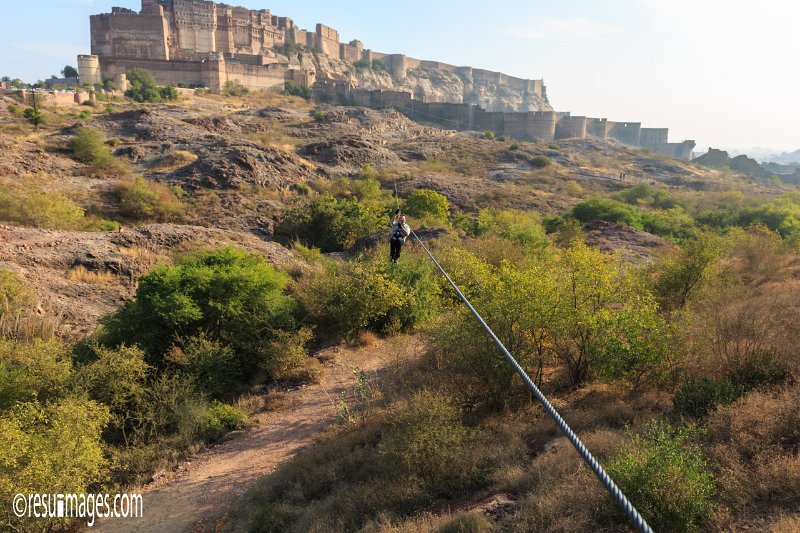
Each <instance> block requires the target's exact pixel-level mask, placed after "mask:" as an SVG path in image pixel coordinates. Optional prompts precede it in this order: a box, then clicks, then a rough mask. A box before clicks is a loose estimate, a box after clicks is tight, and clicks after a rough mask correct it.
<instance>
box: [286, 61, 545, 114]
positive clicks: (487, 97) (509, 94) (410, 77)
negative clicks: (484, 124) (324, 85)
mask: <svg viewBox="0 0 800 533" xmlns="http://www.w3.org/2000/svg"><path fill="white" fill-rule="evenodd" d="M290 64H292V65H294V66H298V67H302V68H307V69H313V70H315V71H316V73H317V79H318V80H338V81H348V82H350V83H352V84H353V85H355V86H357V87H360V88H363V89H367V90H379V89H383V90H391V91H406V92H410V93H411V94H413V95H414V98H415V99H417V100H422V101H426V102H447V103H452V104H476V105H479V106H480V107H482V108H484V109H486V110H487V111H504V112H513V111H552V110H553V107H552V106H551V105H550V102H548V101H547V98H546V97H544V98H543V97H538V96H536V95H535V94H529V93H526V92H525V91H521V90H517V89H514V88H512V87H509V86H508V85H505V84H499V83H497V82H496V81H495V80H493V79H492V78H491V77H485V76H481V75H479V74H472V73H468V72H466V73H458V74H456V73H453V72H448V71H444V70H436V69H430V68H424V67H419V68H415V69H410V70H408V72H407V73H406V77H405V78H404V79H402V80H399V79H396V78H393V77H392V75H391V74H389V73H388V72H386V71H383V72H377V71H374V70H370V69H361V70H357V69H354V68H353V67H352V66H351V65H348V64H347V63H345V62H343V61H339V60H336V59H332V58H330V57H327V56H324V55H313V56H312V55H310V54H303V55H301V56H296V57H294V58H290Z"/></svg>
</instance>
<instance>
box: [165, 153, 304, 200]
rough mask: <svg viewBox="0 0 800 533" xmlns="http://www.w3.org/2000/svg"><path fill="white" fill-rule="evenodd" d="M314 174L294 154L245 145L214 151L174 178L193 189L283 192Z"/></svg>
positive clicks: (176, 174) (185, 168)
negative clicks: (257, 188)
mask: <svg viewBox="0 0 800 533" xmlns="http://www.w3.org/2000/svg"><path fill="white" fill-rule="evenodd" d="M314 170H315V169H314V167H313V166H312V165H310V164H309V163H308V162H307V161H304V160H302V159H301V158H299V157H297V156H296V155H295V154H293V153H291V152H287V151H284V150H279V149H276V148H265V147H262V146H258V145H255V144H250V143H244V142H242V143H237V144H232V145H230V146H224V147H215V148H212V149H211V150H210V153H208V154H207V155H204V156H201V158H200V159H198V160H197V161H195V162H194V163H192V164H191V165H188V166H187V167H184V168H182V169H181V170H179V171H178V172H176V173H175V174H174V175H173V177H174V178H178V179H179V180H180V182H181V184H182V185H188V186H189V187H190V188H192V187H204V188H211V189H238V188H241V187H242V186H244V185H250V186H260V187H268V188H270V189H279V190H280V189H285V188H287V187H289V186H290V185H292V184H293V183H299V182H303V181H305V180H306V179H307V178H309V177H311V176H313V174H314Z"/></svg>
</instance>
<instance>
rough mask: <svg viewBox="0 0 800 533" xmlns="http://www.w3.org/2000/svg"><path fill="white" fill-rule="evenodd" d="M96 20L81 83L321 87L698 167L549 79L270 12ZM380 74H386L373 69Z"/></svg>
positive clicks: (523, 135) (163, 0) (342, 96)
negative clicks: (451, 59)
mask: <svg viewBox="0 0 800 533" xmlns="http://www.w3.org/2000/svg"><path fill="white" fill-rule="evenodd" d="M90 22H91V24H90V25H91V47H92V48H91V52H92V53H91V54H89V55H81V56H78V72H79V76H80V81H81V83H89V84H99V83H103V81H104V80H106V79H114V80H115V82H116V84H117V86H118V87H121V88H122V89H124V87H125V84H126V81H125V79H124V76H125V74H126V73H127V72H128V71H129V70H130V69H131V68H143V69H147V70H149V71H151V72H152V73H153V76H154V77H155V79H156V81H157V82H159V83H161V84H172V85H177V86H182V87H208V88H210V89H211V90H214V91H219V90H220V89H222V87H223V86H224V85H225V84H226V83H227V82H228V81H233V80H237V81H239V82H240V83H242V84H243V85H244V86H246V87H248V88H249V89H251V90H258V89H267V88H270V87H274V86H282V85H283V84H284V83H285V82H286V81H287V80H291V81H294V82H295V83H297V84H299V85H306V86H314V87H315V89H316V94H317V95H318V97H320V98H321V99H327V100H328V101H338V102H350V101H355V102H358V103H359V104H360V105H369V106H373V107H395V108H397V109H399V110H401V111H403V112H404V113H406V114H408V115H409V116H410V117H412V118H416V119H418V120H423V121H433V122H438V123H440V124H442V125H443V126H445V127H449V128H452V129H477V130H492V131H494V132H496V133H498V134H505V135H509V136H511V137H515V138H520V139H545V140H551V139H564V138H571V137H577V138H584V137H586V136H593V137H599V138H603V139H605V138H611V139H616V140H618V141H620V142H623V143H626V144H629V145H633V146H647V147H651V148H653V149H654V150H656V151H659V152H662V153H666V154H668V155H671V156H673V157H678V158H682V159H689V158H691V153H692V148H694V142H693V141H684V142H683V143H669V142H668V138H667V137H668V130H667V129H666V128H642V127H641V124H640V123H638V122H611V121H608V120H606V119H604V118H603V119H597V118H588V117H578V116H571V115H570V114H569V113H557V112H555V111H554V110H553V108H552V107H551V106H550V103H549V102H548V100H547V89H546V87H545V86H544V82H543V80H526V79H521V78H515V77H513V76H508V75H506V74H502V73H499V72H492V71H488V70H482V69H473V68H472V67H457V66H454V65H449V64H446V63H440V62H437V61H424V60H420V59H415V58H411V57H406V56H405V55H402V54H385V53H381V52H376V51H373V50H370V49H365V48H364V46H363V44H362V43H361V42H359V41H351V42H350V43H342V42H340V37H339V33H338V32H337V31H336V30H335V29H333V28H330V27H328V26H325V25H323V24H317V25H316V28H315V30H314V31H308V30H304V29H301V28H298V27H297V26H295V24H294V21H292V19H291V18H288V17H281V16H277V15H273V14H272V13H271V12H270V11H269V10H268V9H261V10H252V9H247V8H244V7H234V6H229V5H226V4H217V3H215V2H213V1H210V0H142V7H141V10H140V11H139V12H136V11H133V10H130V9H125V8H120V7H114V8H112V10H111V13H104V14H100V15H93V16H92V17H91V19H90ZM297 50H303V51H309V52H312V53H311V54H305V53H302V54H296V53H293V51H297ZM278 51H281V52H283V53H278ZM356 64H359V65H356ZM376 64H381V65H382V67H383V68H385V69H386V70H387V71H388V73H387V72H375V71H374V70H373V69H371V68H370V65H376ZM364 65H366V71H365V67H364ZM387 86H388V87H392V88H394V89H397V88H400V89H402V90H399V91H398V90H385V89H384V87H387ZM375 89H378V90H375Z"/></svg>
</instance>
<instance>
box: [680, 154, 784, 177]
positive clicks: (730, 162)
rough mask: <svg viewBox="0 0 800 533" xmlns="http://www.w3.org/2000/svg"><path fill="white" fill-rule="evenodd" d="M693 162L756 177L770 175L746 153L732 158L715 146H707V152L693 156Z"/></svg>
mask: <svg viewBox="0 0 800 533" xmlns="http://www.w3.org/2000/svg"><path fill="white" fill-rule="evenodd" d="M694 162H695V163H697V164H698V165H703V166H705V167H712V168H724V167H728V168H730V169H731V170H733V171H736V172H741V173H742V174H747V175H748V176H755V177H757V178H764V177H767V176H770V173H769V172H768V171H767V170H766V169H764V167H762V166H761V165H759V164H758V161H756V160H755V159H750V158H749V157H747V156H746V155H737V156H736V157H733V158H732V157H731V156H730V155H728V152H726V151H725V150H717V149H716V148H709V149H708V152H707V153H705V154H703V155H701V156H700V157H698V158H695V159H694Z"/></svg>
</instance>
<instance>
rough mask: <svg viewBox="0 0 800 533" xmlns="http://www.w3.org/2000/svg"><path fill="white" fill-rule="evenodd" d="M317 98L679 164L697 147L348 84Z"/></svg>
mask: <svg viewBox="0 0 800 533" xmlns="http://www.w3.org/2000/svg"><path fill="white" fill-rule="evenodd" d="M316 94H317V97H318V98H319V99H320V100H322V101H327V102H330V103H337V102H338V103H345V104H352V105H359V106H364V107H372V108H377V109H381V108H394V109H397V110H398V111H400V112H401V113H403V114H405V115H406V116H408V117H409V118H411V119H412V120H415V121H418V122H429V123H434V124H436V125H438V126H441V127H443V128H447V129H453V130H462V131H464V130H473V131H491V132H493V133H495V134H497V135H508V136H509V137H513V138H515V139H520V140H537V141H552V140H560V139H585V138H588V137H595V138H600V139H613V140H616V141H619V142H621V143H623V144H627V145H630V146H643V147H647V148H650V149H652V150H653V151H655V152H659V153H663V154H666V155H669V156H671V157H675V158H678V159H684V160H690V159H691V157H692V149H693V148H694V147H695V142H694V141H683V142H682V143H669V142H668V135H669V130H668V129H667V128H642V127H641V123H639V122H613V121H609V120H608V119H605V118H590V117H579V116H574V117H573V116H571V115H570V114H569V113H557V112H555V111H529V112H524V113H507V112H496V111H486V110H485V109H482V108H480V107H478V106H476V105H473V104H451V103H442V102H422V101H419V100H415V99H414V98H413V96H412V94H411V93H409V92H403V91H367V90H363V89H357V88H354V87H350V86H347V85H344V84H318V85H317V87H316Z"/></svg>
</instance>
